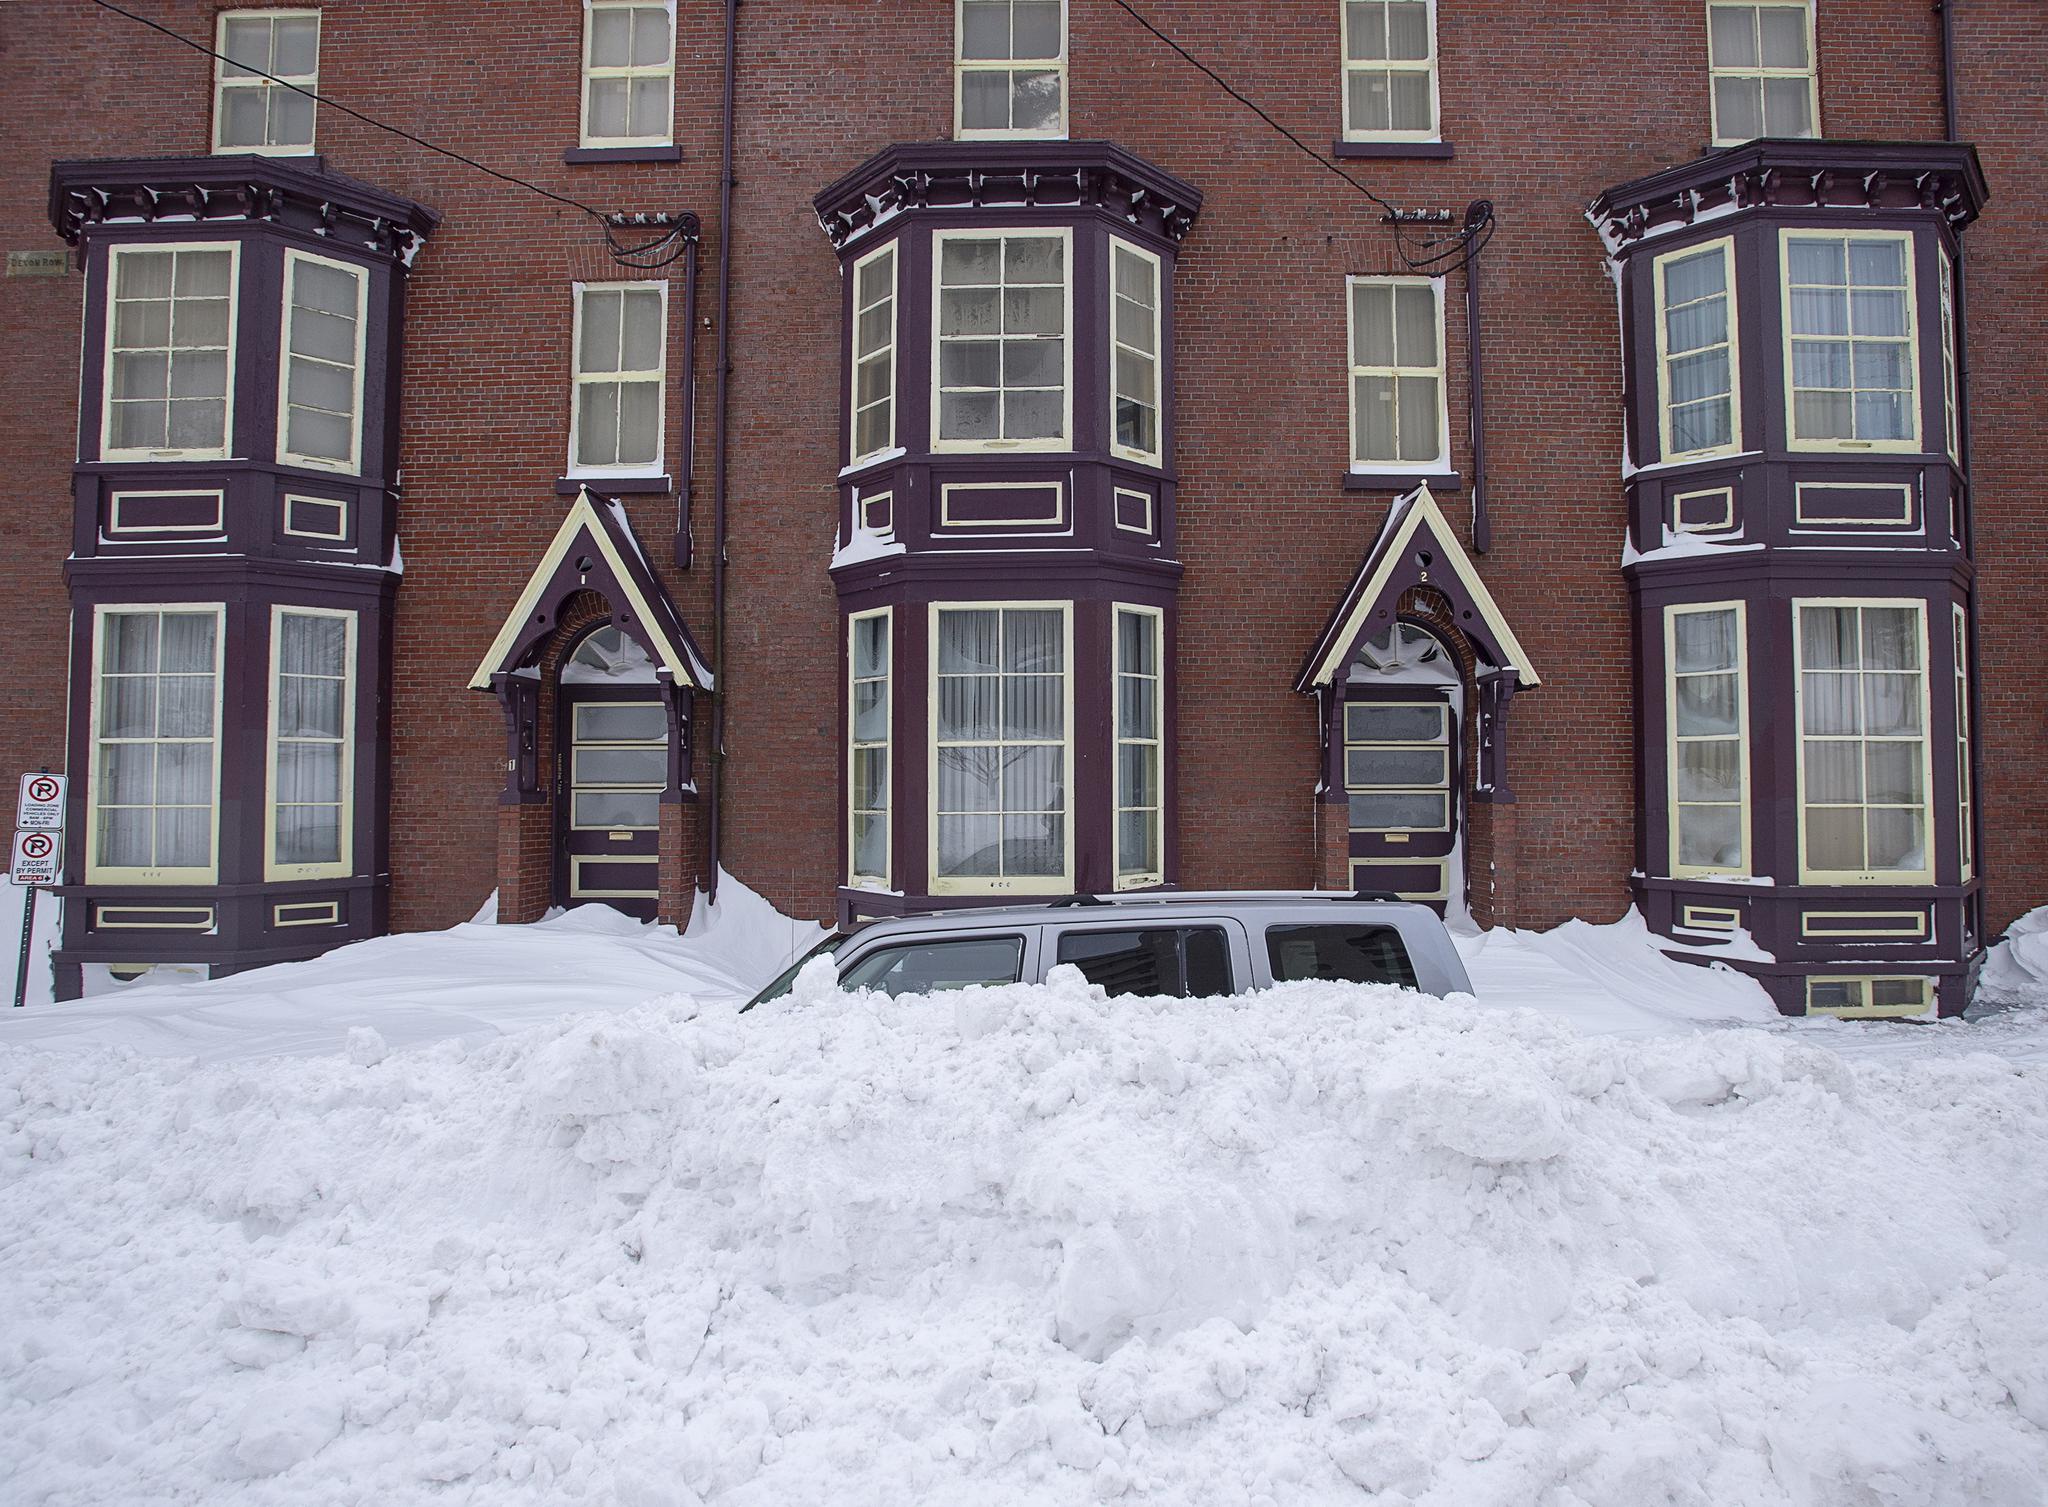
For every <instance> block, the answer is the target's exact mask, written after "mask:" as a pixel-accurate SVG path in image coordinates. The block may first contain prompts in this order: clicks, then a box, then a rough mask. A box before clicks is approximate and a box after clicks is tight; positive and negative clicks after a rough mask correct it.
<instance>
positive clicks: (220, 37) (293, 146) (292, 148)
mask: <svg viewBox="0 0 2048 1507" xmlns="http://www.w3.org/2000/svg"><path fill="white" fill-rule="evenodd" d="M256 17H261V18H263V19H266V20H269V21H272V22H276V21H282V20H303V19H306V18H311V20H312V22H313V71H312V72H311V73H277V74H276V77H278V78H280V79H283V80H285V81H286V82H288V83H293V84H297V85H299V86H300V87H301V88H304V89H308V90H312V91H314V92H316V93H317V92H318V91H319V88H320V42H321V37H320V12H319V11H317V10H272V9H269V8H267V7H262V8H256V9H245V10H224V11H221V12H219V13H218V14H217V15H216V16H215V17H214V21H213V50H214V52H215V53H216V54H219V55H224V54H225V53H226V52H227V50H228V22H230V21H246V20H250V19H252V18H256ZM271 30H272V33H273V36H272V50H273V51H274V50H275V45H276V39H275V32H276V28H275V26H273V27H272V28H271ZM265 61H266V62H267V61H268V59H267V58H266V59H265ZM222 67H223V64H222V63H221V61H220V60H219V58H218V57H216V59H215V62H214V65H213V150H214V152H215V153H216V154H222V153H229V154H236V155H239V154H241V153H244V152H246V153H249V154H250V155H252V156H258V157H304V156H306V155H308V154H309V153H311V152H312V151H313V150H314V149H315V144H316V143H317V142H318V141H319V139H320V111H319V107H318V106H317V105H316V106H315V107H314V110H313V135H312V137H311V138H310V139H309V140H306V141H302V142H287V143H284V144H282V145H276V144H273V143H271V142H270V141H269V140H268V138H269V135H270V124H269V122H270V116H269V111H268V104H269V101H268V100H267V99H266V100H265V113H264V129H263V135H264V137H265V140H264V142H263V144H262V145H260V146H256V145H247V146H228V145H226V144H225V143H223V142H222V141H221V139H220V133H221V127H222V126H223V125H224V124H225V123H226V121H227V111H226V109H225V108H224V105H225V103H226V97H227V91H228V90H230V89H235V90H248V91H250V92H252V93H261V94H264V95H268V94H270V93H271V92H272V91H273V90H276V89H278V88H281V87H282V85H280V84H274V83H272V82H271V81H270V80H269V79H266V78H261V77H252V78H249V79H243V80H239V81H231V80H229V79H227V78H224V77H223V76H222V74H221V69H222Z"/></svg>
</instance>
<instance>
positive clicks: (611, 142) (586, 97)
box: [576, 0, 676, 148]
mask: <svg viewBox="0 0 2048 1507" xmlns="http://www.w3.org/2000/svg"><path fill="white" fill-rule="evenodd" d="M657 5H659V6H660V7H661V8H662V9H663V10H666V11H667V12H668V61H667V62H665V63H658V64H657V63H638V64H633V63H628V64H621V65H608V66H605V67H597V66H595V65H593V64H592V63H591V61H590V40H591V31H592V25H591V22H592V14H591V13H592V12H593V11H600V10H627V11H631V10H653V9H654V8H655V7H656V6H657ZM628 24H630V23H628ZM579 56H580V58H581V61H582V76H581V77H580V78H579V79H578V81H577V85H576V87H577V91H578V95H579V99H578V102H577V114H576V142H577V145H579V146H584V147H598V148H603V147H665V146H673V145H674V144H675V139H676V7H675V0H666V3H664V0H627V3H619V0H583V47H582V51H581V53H580V55H579ZM646 78H665V79H667V80H668V118H667V121H666V125H667V127H668V129H667V130H665V131H663V132H662V133H661V134H660V135H658V136H593V135H591V134H590V84H591V81H592V80H593V79H626V80H629V81H630V80H632V79H646ZM631 92H632V90H631V85H630V83H629V84H628V88H627V93H628V95H629V98H628V100H627V106H626V110H627V114H626V123H627V125H628V126H629V127H630V126H631V125H632V121H633V116H632V101H631V99H630V95H631Z"/></svg>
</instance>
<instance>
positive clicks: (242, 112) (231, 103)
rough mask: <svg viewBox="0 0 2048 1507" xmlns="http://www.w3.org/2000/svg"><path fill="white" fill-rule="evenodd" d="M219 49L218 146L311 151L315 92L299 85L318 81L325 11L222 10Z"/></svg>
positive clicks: (229, 149) (278, 152) (240, 149)
mask: <svg viewBox="0 0 2048 1507" xmlns="http://www.w3.org/2000/svg"><path fill="white" fill-rule="evenodd" d="M214 50H215V51H216V52H218V53H220V54H221V57H222V61H221V62H220V63H218V64H217V65H216V67H215V72H214V83H213V149H214V150H215V151H216V152H266V153H271V154H274V155H277V156H289V155H291V154H294V153H299V152H310V151H312V150H313V99H312V96H311V95H310V94H301V93H299V92H298V89H307V90H317V89H318V88H319V87H320V12H318V11H317V10H228V11H222V12H221V13H220V17H219V19H218V22H217V28H216V31H215V47H214ZM266 74H268V75H269V77H267V78H266V77H265V76H264V75H266ZM288 84H296V85H298V89H292V88H287V87H286V85H288Z"/></svg>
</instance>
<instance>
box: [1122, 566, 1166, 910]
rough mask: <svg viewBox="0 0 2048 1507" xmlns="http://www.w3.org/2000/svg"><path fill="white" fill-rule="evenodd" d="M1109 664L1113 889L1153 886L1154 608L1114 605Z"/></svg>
mask: <svg viewBox="0 0 2048 1507" xmlns="http://www.w3.org/2000/svg"><path fill="white" fill-rule="evenodd" d="M1114 617H1115V640H1116V651H1115V652H1116V662H1115V665H1114V672H1115V680H1116V686H1115V695H1116V702H1115V706H1114V716H1115V724H1116V725H1115V729H1114V731H1115V737H1116V885H1117V888H1118V889H1129V888H1135V887H1137V886H1139V885H1147V884H1161V883H1164V882H1165V878H1166V867H1165V865H1166V857H1165V841H1164V838H1165V830H1164V827H1165V815H1166V795H1165V786H1166V778H1165V767H1164V749H1165V741H1164V740H1165V720H1166V698H1165V693H1164V687H1165V683H1166V681H1165V674H1164V670H1163V668H1162V642H1161V640H1162V638H1163V624H1164V622H1165V619H1164V617H1163V615H1162V614H1161V613H1160V611H1159V609H1158V608H1156V607H1126V606H1122V605H1119V606H1118V607H1117V608H1116V610H1115V613H1114Z"/></svg>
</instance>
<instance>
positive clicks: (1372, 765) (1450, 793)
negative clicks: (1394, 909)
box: [1344, 686, 1463, 911]
mask: <svg viewBox="0 0 2048 1507" xmlns="http://www.w3.org/2000/svg"><path fill="white" fill-rule="evenodd" d="M1460 747H1461V745H1460V743H1459V740H1458V713H1457V709H1456V707H1455V706H1454V705H1453V704H1452V699H1451V695H1450V692H1449V690H1448V688H1446V689H1442V690H1439V689H1436V688H1433V687H1428V686H1385V687H1378V686H1375V687H1372V688H1370V689H1365V688H1361V687H1358V686H1353V687H1352V688H1351V689H1350V691H1349V692H1348V693H1347V695H1346V697H1345V702H1344V792H1345V794H1346V795H1347V796H1348V797H1349V798H1350V808H1351V884H1352V887H1353V888H1354V889H1361V890H1382V891H1390V892H1392V893H1393V894H1396V895H1399V896H1400V897H1401V898H1402V899H1404V900H1423V901H1427V902H1429V903H1430V904H1432V905H1434V906H1435V907H1436V908H1437V909H1438V910H1439V911H1441V910H1443V908H1444V906H1445V904H1446V902H1447V901H1448V900H1449V899H1450V896H1451V888H1452V885H1453V884H1455V883H1456V882H1457V879H1458V870H1459V869H1460V868H1461V865H1460V864H1459V862H1458V861H1457V859H1458V845H1459V841H1460V837H1461V831H1460V829H1461V828H1462V826H1463V821H1462V820H1461V818H1462V816H1463V812H1461V811H1460V810H1459V800H1458V795H1459V792H1460V790H1461V789H1462V788H1463V781H1462V780H1461V779H1460V778H1459V770H1458V762H1459V758H1458V755H1459V750H1460Z"/></svg>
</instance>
